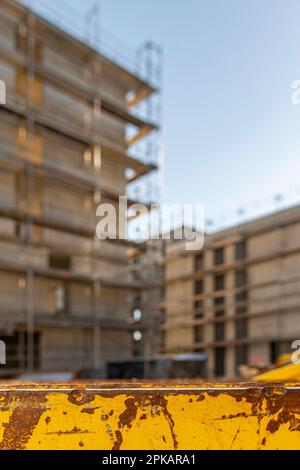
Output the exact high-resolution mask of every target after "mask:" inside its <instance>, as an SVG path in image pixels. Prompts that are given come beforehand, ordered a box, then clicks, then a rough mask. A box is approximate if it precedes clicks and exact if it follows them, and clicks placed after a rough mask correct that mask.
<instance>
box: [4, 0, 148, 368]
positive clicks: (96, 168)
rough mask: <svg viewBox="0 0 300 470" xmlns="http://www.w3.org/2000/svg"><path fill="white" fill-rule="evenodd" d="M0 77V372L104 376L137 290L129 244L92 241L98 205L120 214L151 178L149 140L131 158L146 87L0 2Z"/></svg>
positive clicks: (139, 138) (120, 351)
mask: <svg viewBox="0 0 300 470" xmlns="http://www.w3.org/2000/svg"><path fill="white" fill-rule="evenodd" d="M147 47H148V50H149V49H150V48H151V45H150V46H149V44H148V46H147ZM149 64H150V65H149ZM146 65H147V66H146V69H147V67H148V70H149V69H150V70H151V59H149V54H148V56H147V64H146ZM0 79H1V81H2V82H5V84H6V103H5V104H3V105H2V106H1V107H0V135H1V141H0V194H1V198H0V216H1V222H0V327H1V338H2V339H4V340H5V343H6V348H7V365H6V367H5V368H2V369H0V372H2V374H4V373H5V374H6V375H9V374H13V373H15V372H16V371H23V370H34V369H40V370H77V369H82V368H96V369H98V370H102V371H103V368H104V364H105V362H106V361H108V360H112V359H118V358H120V357H122V358H124V357H130V356H131V354H132V348H133V344H132V328H133V327H132V322H131V318H130V317H131V310H132V299H134V298H135V296H136V294H137V293H138V292H140V290H141V283H140V282H139V281H138V280H136V279H135V278H134V277H133V276H132V274H131V272H130V270H129V268H128V249H129V248H130V243H129V242H126V241H125V240H102V241H100V240H99V239H97V237H96V235H95V233H96V232H95V231H96V225H97V222H98V218H97V217H96V208H97V206H98V205H99V203H100V202H101V203H110V204H113V205H114V206H115V207H116V209H118V197H119V196H120V195H125V194H126V191H127V187H128V185H134V184H136V183H138V182H139V181H142V182H143V181H144V180H145V178H146V176H147V175H148V174H150V172H153V171H155V168H156V164H155V162H153V161H150V159H149V158H148V157H149V155H150V153H151V148H150V150H149V145H151V144H148V147H147V146H146V148H147V149H148V150H147V152H148V154H147V155H148V157H147V155H146V157H147V158H148V159H147V158H144V159H142V158H138V157H137V155H136V156H134V155H133V151H134V150H135V149H136V145H137V144H138V143H140V142H144V141H145V140H147V138H149V136H150V137H151V134H153V133H155V132H156V131H157V126H156V125H155V124H153V123H152V116H150V117H149V119H148V117H147V109H148V111H149V109H150V107H149V105H148V104H147V103H148V101H149V100H150V99H151V96H153V95H155V93H156V88H155V87H154V86H153V84H152V83H151V84H150V80H147V77H146V78H141V77H140V75H139V74H138V73H133V72H132V71H130V70H129V68H128V69H127V68H126V67H122V66H120V65H119V64H118V63H117V61H113V60H111V59H108V58H107V57H106V56H105V55H103V54H102V53H100V52H99V51H98V50H97V48H96V47H91V46H90V45H87V43H85V42H83V41H81V40H79V39H77V38H76V37H75V36H72V35H71V34H69V33H67V32H66V31H64V30H63V29H60V28H58V27H57V26H56V25H55V24H54V23H52V22H49V21H48V20H46V19H45V18H44V17H42V16H39V15H37V14H36V13H33V11H32V10H29V9H27V8H25V7H24V6H23V5H22V4H20V3H19V2H16V1H12V0H3V1H2V2H1V5H0ZM143 102H145V103H146V106H145V110H144V112H143V116H142V117H140V116H138V113H137V112H136V108H137V107H138V106H141V103H143ZM150 110H151V109H150ZM131 149H133V150H132V152H131ZM143 184H144V183H143ZM134 202H135V200H133V199H130V200H129V202H128V204H129V205H131V204H133V203H134Z"/></svg>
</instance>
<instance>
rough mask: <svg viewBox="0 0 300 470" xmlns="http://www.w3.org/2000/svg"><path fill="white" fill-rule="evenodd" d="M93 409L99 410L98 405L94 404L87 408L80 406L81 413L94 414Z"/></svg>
mask: <svg viewBox="0 0 300 470" xmlns="http://www.w3.org/2000/svg"><path fill="white" fill-rule="evenodd" d="M95 410H99V406H95V407H94V408H93V407H92V406H90V407H88V408H82V410H81V413H87V414H90V415H92V414H94V413H95Z"/></svg>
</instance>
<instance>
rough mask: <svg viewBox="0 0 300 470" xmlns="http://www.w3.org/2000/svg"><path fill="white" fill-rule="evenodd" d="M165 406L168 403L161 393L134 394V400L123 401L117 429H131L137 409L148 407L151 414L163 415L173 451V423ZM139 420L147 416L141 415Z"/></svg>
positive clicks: (175, 447) (176, 444) (176, 445)
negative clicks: (123, 408)
mask: <svg viewBox="0 0 300 470" xmlns="http://www.w3.org/2000/svg"><path fill="white" fill-rule="evenodd" d="M167 405H168V401H167V399H166V398H165V397H164V395H163V394H162V393H155V394H146V393H141V394H136V395H135V396H134V398H127V399H126V400H125V406H126V409H125V410H124V411H123V413H121V414H120V416H119V423H118V426H119V429H123V428H124V427H125V426H127V428H131V426H132V422H133V421H134V420H135V419H136V416H137V412H138V409H139V408H140V409H144V408H145V407H149V406H150V408H151V412H154V414H158V415H160V413H162V414H163V415H164V417H165V419H166V420H167V422H168V425H169V428H170V433H171V436H172V440H173V445H174V449H177V447H178V441H177V436H176V434H175V431H174V427H175V422H174V419H173V417H172V415H171V414H170V412H169V411H168V406H167ZM144 415H145V416H144ZM141 419H147V415H146V414H143V415H142V418H141Z"/></svg>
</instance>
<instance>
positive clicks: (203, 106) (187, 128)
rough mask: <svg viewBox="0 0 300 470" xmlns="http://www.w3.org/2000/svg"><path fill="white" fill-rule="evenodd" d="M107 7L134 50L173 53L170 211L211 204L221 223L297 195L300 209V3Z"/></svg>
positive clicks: (160, 1) (167, 114)
mask: <svg viewBox="0 0 300 470" xmlns="http://www.w3.org/2000/svg"><path fill="white" fill-rule="evenodd" d="M45 1H46V0H43V2H45ZM64 3H65V4H70V5H72V6H73V7H74V8H77V9H78V11H80V12H82V13H83V12H85V11H86V10H87V8H88V6H89V5H91V4H92V3H94V2H93V1H92V0H86V1H83V0H73V1H72V2H70V0H69V1H67V0H65V2H64ZM64 3H62V4H61V7H60V8H61V10H63V9H64V6H63V5H64ZM99 3H101V17H102V18H101V21H102V23H103V25H104V26H105V27H106V28H108V29H109V30H110V31H112V32H113V33H114V34H115V35H116V36H117V37H119V38H120V39H121V40H123V41H125V42H126V43H128V44H129V46H131V47H132V48H135V47H137V46H139V45H140V44H141V43H142V42H143V41H144V40H145V39H148V38H151V39H153V40H155V41H156V42H158V43H160V44H161V45H162V46H163V48H164V56H165V60H164V95H163V101H164V121H163V129H164V145H165V167H166V171H165V188H164V200H165V202H172V203H204V204H205V210H206V215H207V217H213V218H214V217H216V216H218V215H219V214H222V213H223V212H224V211H227V210H230V209H232V208H236V207H240V206H243V204H247V203H248V202H251V201H253V200H260V199H261V198H262V199H263V200H267V199H268V196H269V195H272V194H275V193H278V192H283V193H285V192H290V191H291V190H293V189H294V188H298V189H299V200H300V181H299V175H300V105H299V106H295V105H292V104H291V99H290V97H291V84H292V82H293V81H294V80H296V79H300V2H299V0H285V1H282V0H185V1H183V0H151V1H149V0H147V1H145V0H101V2H99ZM50 4H51V2H50ZM65 11H66V12H67V9H65ZM68 14H69V13H68ZM73 15H74V13H73Z"/></svg>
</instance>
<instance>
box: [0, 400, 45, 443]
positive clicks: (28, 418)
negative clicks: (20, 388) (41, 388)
mask: <svg viewBox="0 0 300 470" xmlns="http://www.w3.org/2000/svg"><path fill="white" fill-rule="evenodd" d="M14 399H16V402H15V404H14V403H13V400H14ZM46 402H47V398H46V395H45V393H38V394H34V393H29V392H26V393H23V394H19V393H14V394H11V396H8V398H7V407H6V408H10V409H13V411H12V414H11V416H10V419H9V422H8V423H4V424H3V426H4V433H3V438H2V441H1V442H0V449H3V450H9V449H11V450H23V449H25V448H26V444H27V442H28V441H29V439H30V437H31V436H32V433H33V431H34V429H35V427H36V426H37V424H38V423H39V421H40V418H41V416H42V414H43V413H44V412H45V411H46V410H47V406H46ZM14 405H15V407H14V408H13V406H14Z"/></svg>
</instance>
